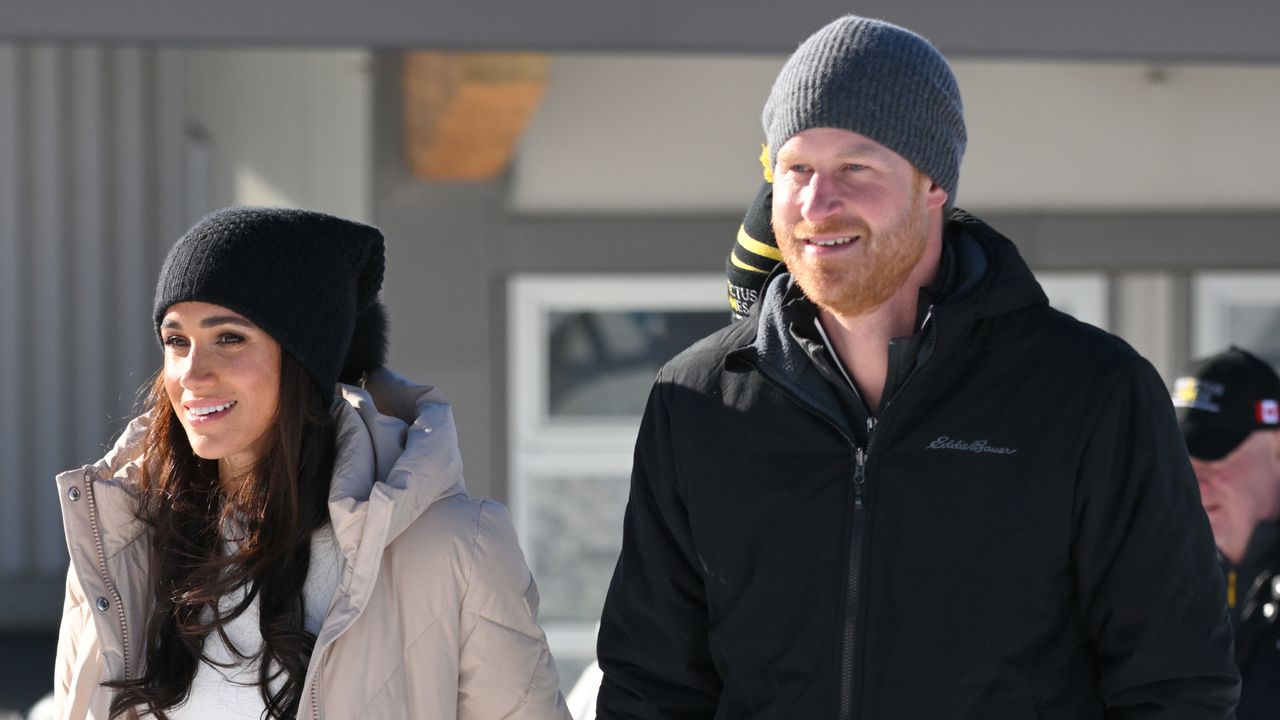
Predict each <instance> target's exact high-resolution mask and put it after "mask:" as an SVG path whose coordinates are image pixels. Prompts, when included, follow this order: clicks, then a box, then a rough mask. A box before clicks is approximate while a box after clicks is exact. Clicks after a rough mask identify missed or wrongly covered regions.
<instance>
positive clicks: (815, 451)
mask: <svg viewBox="0 0 1280 720" xmlns="http://www.w3.org/2000/svg"><path fill="white" fill-rule="evenodd" d="M764 130H765V135H766V137H767V140H768V143H769V144H768V149H769V155H770V161H769V167H771V168H772V173H773V201H772V202H773V210H772V216H773V227H774V231H775V235H776V239H777V243H778V247H779V248H780V250H781V253H782V258H783V261H784V263H785V267H784V266H782V265H779V266H778V268H777V269H775V271H774V274H773V275H772V276H771V277H770V279H769V282H768V283H767V284H766V285H765V289H764V292H763V296H762V297H761V299H760V301H759V303H757V304H756V305H755V307H753V308H752V310H751V315H750V317H748V319H746V320H743V321H740V322H737V323H733V324H732V325H730V326H729V327H727V328H726V329H724V330H723V331H721V332H718V333H716V334H714V335H712V336H710V337H709V338H706V339H705V340H703V341H701V342H699V343H697V344H695V345H694V346H693V347H692V348H690V349H688V350H687V351H685V352H684V353H682V354H680V355H679V356H678V357H677V358H675V359H674V360H672V361H671V362H670V363H669V364H668V365H667V366H666V367H664V368H663V369H662V371H661V372H660V373H659V376H658V379H657V382H656V383H655V385H654V388H653V391H652V393H651V394H650V399H649V405H648V408H647V409H646V412H645V416H644V420H643V422H642V424H641V429H640V436H639V438H638V440H637V444H636V453H635V464H634V469H633V474H632V488H631V496H630V501H629V503H628V508H627V512H626V518H625V522H624V531H623V532H624V534H623V549H622V554H621V557H620V559H619V561H618V566H617V570H616V571H615V574H614V578H613V581H612V584H611V586H610V589H609V594H608V598H607V600H606V602H605V608H604V613H603V618H602V624H601V630H600V636H599V642H598V649H599V658H600V665H601V668H602V669H603V672H604V681H603V683H602V686H601V690H600V695H599V699H598V708H597V709H598V717H600V718H602V719H606V718H607V719H614V718H711V717H716V718H733V719H734V720H742V719H744V718H805V719H806V720H809V719H821V720H826V719H828V718H859V719H860V720H864V719H866V718H887V719H892V720H910V719H913V718H924V719H927V720H939V719H944V718H945V719H947V720H951V719H953V718H999V719H1001V720H1004V719H1014V720H1016V719H1017V718H1033V717H1034V718H1070V719H1071V720H1081V719H1083V718H1102V717H1107V718H1122V717H1123V718H1145V717H1153V718H1154V717H1160V718H1175V717H1176V718H1225V717H1230V715H1231V708H1232V707H1233V706H1234V704H1235V700H1236V696H1237V692H1238V676H1237V673H1236V670H1235V667H1234V665H1233V663H1232V662H1231V637H1230V628H1229V626H1228V624H1227V621H1226V607H1225V600H1224V592H1223V582H1222V577H1221V574H1220V573H1219V572H1218V571H1217V568H1216V566H1215V553H1214V550H1213V542H1212V536H1211V535H1210V530H1209V526H1208V523H1207V522H1206V520H1205V516H1204V512H1203V510H1202V509H1201V508H1200V503H1199V498H1198V496H1197V494H1196V487H1195V479H1194V477H1193V475H1192V473H1191V468H1190V466H1189V464H1188V462H1187V458H1186V453H1185V450H1184V449H1183V442H1182V438H1181V436H1180V435H1179V434H1178V428H1177V424H1176V421H1175V418H1174V414H1173V410H1172V407H1171V405H1170V403H1169V397H1168V392H1167V391H1166V390H1165V387H1164V384H1163V382H1162V381H1161V380H1160V378H1159V377H1158V376H1157V375H1156V373H1155V371H1154V370H1153V369H1152V367H1151V366H1150V364H1149V363H1147V362H1146V361H1145V360H1143V359H1142V358H1141V357H1139V356H1138V355H1137V354H1136V353H1134V352H1133V350H1132V349H1130V348H1129V347H1128V346H1127V345H1125V344H1124V343H1123V342H1121V341H1120V340H1118V339H1116V338H1114V337H1112V336H1110V335H1107V334H1106V333H1103V332H1102V331H1100V330H1097V329H1095V328H1092V327H1089V326H1087V325H1084V324H1082V323H1079V322H1077V321H1075V320H1074V319H1072V318H1070V317H1068V316H1066V315H1063V314H1061V313H1059V312H1056V311H1054V310H1052V309H1050V308H1049V307H1048V305H1047V302H1046V299H1045V296H1044V293H1043V292H1042V291H1041V289H1040V287H1039V285H1038V284H1037V283H1036V281H1035V279H1034V278H1033V277H1032V275H1031V273H1030V271H1028V269H1027V267H1026V265H1025V264H1024V263H1023V262H1022V260H1021V259H1020V258H1019V256H1018V253H1017V251H1016V249H1015V248H1014V246H1013V244H1012V243H1010V242H1009V241H1008V240H1006V239H1005V238H1003V237H1001V236H1000V235H999V234H998V233H996V232H995V231H994V230H992V229H991V228H990V227H988V226H986V225H984V224H983V223H982V222H980V221H979V220H977V219H975V218H973V217H972V216H969V215H967V214H965V213H962V212H960V211H958V210H954V209H953V208H952V205H953V203H954V198H955V193H956V185H957V179H958V175H959V166H960V158H961V155H962V153H963V149H964V144H965V130H964V121H963V113H962V110H961V105H960V97H959V92H958V90H957V87H956V82H955V78H954V77H953V76H952V73H951V70H950V68H949V67H948V66H947V63H946V61H945V60H944V59H943V58H942V57H941V55H939V54H938V53H937V51H936V50H935V49H934V48H933V47H932V46H931V45H930V44H929V43H928V42H927V41H926V40H924V39H923V38H921V37H919V36H918V35H915V34H914V33H911V32H910V31H907V30H904V29H902V28H899V27H896V26H893V25H890V24H887V23H884V22H880V21H876V20H868V19H864V18H858V17H845V18H841V19H839V20H837V21H835V22H834V23H832V24H830V25H828V26H827V27H825V28H823V29H821V30H819V31H818V32H817V33H816V34H815V35H813V36H812V37H810V38H809V39H808V40H806V41H805V42H804V43H803V44H802V45H801V46H800V48H799V49H798V50H797V51H796V53H795V54H794V55H792V57H791V58H790V59H789V60H788V61H787V63H786V65H785V66H784V67H783V69H782V72H781V74H780V75H779V76H778V79H777V81H776V82H775V83H774V86H773V90H772V92H771V93H770V96H769V99H768V101H767V103H766V105H765V109H764Z"/></svg>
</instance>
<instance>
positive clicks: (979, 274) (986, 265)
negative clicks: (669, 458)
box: [730, 209, 1048, 432]
mask: <svg viewBox="0 0 1280 720" xmlns="http://www.w3.org/2000/svg"><path fill="white" fill-rule="evenodd" d="M943 256H944V259H943V261H942V263H941V265H942V266H941V267H940V269H939V278H938V280H937V283H936V284H935V286H934V287H932V288H929V289H928V290H922V295H924V294H925V293H928V294H930V295H932V296H933V298H934V305H933V313H934V315H935V317H938V318H940V319H939V321H938V323H937V324H936V325H935V327H941V328H942V329H941V330H939V332H945V333H947V334H948V335H954V334H958V333H961V332H963V331H964V329H965V328H966V327H967V326H968V325H969V324H971V323H973V322H975V321H977V320H979V319H982V318H987V317H994V316H996V315H1002V314H1004V313H1008V312H1012V311H1015V310H1018V309H1020V308H1023V307H1029V306H1031V305H1036V304H1045V303H1047V302H1048V299H1047V298H1046V296H1045V294H1044V290H1043V289H1041V287H1040V283H1039V282H1037V281H1036V279H1035V276H1034V275H1032V273H1031V270H1030V268H1028V267H1027V264H1026V263H1025V262H1024V261H1023V260H1022V256H1021V255H1019V254H1018V249H1017V247H1016V246H1014V244H1013V242H1011V241H1010V240H1009V239H1008V238H1006V237H1004V236H1003V235H1001V234H1000V233H998V232H996V231H995V229H993V228H992V227H991V226H989V225H987V224H986V223H984V222H982V221H981V220H979V219H977V218H976V217H974V216H972V215H970V214H969V213H967V212H965V211H963V210H959V209H956V210H954V211H952V213H951V214H950V215H949V217H948V220H947V223H946V225H945V226H944V229H943ZM802 297H803V295H802V293H801V291H800V288H798V287H796V282H795V278H794V277H793V276H792V275H791V274H790V273H788V272H786V268H785V267H784V266H781V265H780V266H778V267H777V268H775V269H774V271H773V273H772V274H771V276H770V277H769V279H768V280H767V281H766V285H765V291H764V296H763V297H762V298H761V301H760V303H759V305H758V308H759V309H758V311H757V310H755V309H753V311H752V315H751V316H750V318H748V319H747V320H745V321H743V322H744V323H755V335H754V337H751V336H750V335H748V336H747V337H746V338H745V340H744V342H745V345H744V346H741V347H738V348H737V350H735V351H733V352H731V353H730V355H731V356H734V355H738V354H739V353H747V354H749V355H754V357H755V358H756V360H757V361H758V362H760V363H762V364H763V365H766V366H769V367H771V368H773V370H774V372H773V373H772V374H773V375H774V376H775V377H777V378H786V379H787V384H788V388H789V389H790V390H791V391H792V392H794V393H795V394H796V395H797V396H799V397H800V398H801V399H803V400H804V401H806V402H808V403H809V404H810V405H811V406H813V407H816V408H819V409H821V410H823V411H825V412H826V413H827V415H828V416H829V417H832V418H836V419H837V421H838V422H840V421H841V420H842V419H843V418H844V413H843V412H842V411H840V409H839V404H838V401H837V400H836V399H835V398H834V397H833V396H832V395H831V393H829V392H827V389H826V388H827V381H826V379H825V378H824V377H823V376H822V373H821V371H820V370H818V368H817V367H816V366H815V365H814V364H813V362H812V361H811V360H810V358H809V355H808V353H807V352H806V351H805V349H804V348H803V347H802V346H801V345H800V343H797V342H796V341H795V338H794V337H793V334H792V328H791V321H790V320H789V319H788V317H787V308H786V306H787V305H789V304H790V303H792V302H794V301H796V300H798V299H801V298H802ZM922 302H923V300H922ZM757 313H758V314H757ZM943 318H945V319H943ZM841 424H843V423H842V422H841ZM845 430H846V432H848V428H847V427H845Z"/></svg>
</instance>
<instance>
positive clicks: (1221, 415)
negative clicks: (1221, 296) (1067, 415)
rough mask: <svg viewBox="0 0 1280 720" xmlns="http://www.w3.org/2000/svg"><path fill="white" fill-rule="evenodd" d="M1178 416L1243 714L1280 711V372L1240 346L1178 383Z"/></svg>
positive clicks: (1194, 367) (1248, 718)
mask: <svg viewBox="0 0 1280 720" xmlns="http://www.w3.org/2000/svg"><path fill="white" fill-rule="evenodd" d="M1173 404H1174V406H1175V407H1176V408H1177V412H1178V423H1179V425H1180V426H1181V427H1182V433H1183V436H1184V437H1185V438H1186V440H1187V450H1188V451H1189V452H1190V453H1191V467H1192V469H1194V470H1195V473H1196V479H1197V480H1198V481H1199V482H1200V499H1201V501H1202V502H1203V503H1204V509H1205V510H1206V511H1207V512H1208V514H1209V525H1210V526H1211V527H1212V528H1213V538H1214V541H1215V542H1216V543H1217V545H1218V552H1219V559H1220V561H1221V564H1222V569H1223V572H1224V573H1225V574H1226V578H1227V606H1228V608H1229V609H1230V610H1229V614H1230V617H1231V625H1232V628H1233V629H1234V630H1235V639H1236V642H1235V656H1236V664H1237V665H1238V666H1239V668H1240V675H1241V677H1242V679H1243V680H1244V684H1243V686H1242V687H1241V691H1240V707H1239V708H1238V709H1237V710H1236V717H1237V718H1238V720H1255V719H1262V718H1266V720H1274V719H1275V718H1280V646H1278V645H1277V643H1280V623H1277V614H1278V613H1277V610H1280V526H1277V524H1276V523H1277V520H1280V432H1277V431H1280V377H1278V376H1277V375H1276V371H1275V370H1273V369H1272V368H1271V366H1270V365H1268V364H1267V363H1266V362H1264V361H1263V360H1261V359H1259V358H1257V357H1255V356H1253V355H1251V354H1249V353H1248V352H1246V351H1244V350H1241V349H1240V348H1237V347H1232V348H1231V349H1229V350H1227V351H1226V352H1222V353H1219V354H1217V355H1214V356H1212V357H1209V358H1204V359H1202V360H1198V361H1196V362H1193V363H1192V364H1191V367H1189V368H1188V369H1187V371H1186V373H1184V375H1183V376H1182V377H1180V378H1178V379H1177V381H1175V383H1174V386H1173Z"/></svg>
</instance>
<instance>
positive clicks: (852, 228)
mask: <svg viewBox="0 0 1280 720" xmlns="http://www.w3.org/2000/svg"><path fill="white" fill-rule="evenodd" d="M778 230H782V232H778ZM774 234H775V235H777V236H779V237H783V236H790V237H794V238H810V237H814V236H816V235H839V236H858V237H864V238H865V237H868V236H869V235H871V228H869V227H867V224H866V223H865V222H863V221H861V220H857V219H850V218H831V219H830V220H823V221H822V222H816V223H814V222H809V221H808V220H799V221H796V222H795V223H793V224H791V225H788V226H785V227H782V228H774Z"/></svg>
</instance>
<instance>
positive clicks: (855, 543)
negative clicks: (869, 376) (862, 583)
mask: <svg viewBox="0 0 1280 720" xmlns="http://www.w3.org/2000/svg"><path fill="white" fill-rule="evenodd" d="M872 422H874V421H873V420H872V419H871V418H867V425H868V427H870V426H871V424H872ZM869 444H870V443H868V445H869ZM854 460H855V462H856V464H855V466H854V470H853V523H852V525H853V529H852V532H850V533H849V580H848V584H847V588H846V594H845V609H844V643H843V645H842V646H841V648H840V719H841V720H849V718H852V717H853V671H854V664H855V658H854V655H853V650H854V648H855V647H856V646H857V641H858V578H859V576H861V574H862V530H863V526H864V525H865V523H866V519H865V517H864V513H865V510H864V508H863V505H862V488H863V486H864V485H865V484H866V482H867V453H866V451H865V450H863V449H862V448H856V449H855V450H854Z"/></svg>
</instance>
